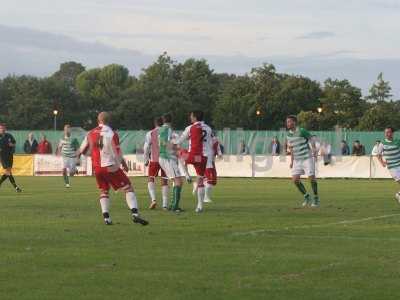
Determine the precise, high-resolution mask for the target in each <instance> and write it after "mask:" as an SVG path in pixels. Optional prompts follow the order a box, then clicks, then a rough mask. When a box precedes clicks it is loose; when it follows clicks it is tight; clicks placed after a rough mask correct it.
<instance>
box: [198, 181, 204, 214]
mask: <svg viewBox="0 0 400 300" xmlns="http://www.w3.org/2000/svg"><path fill="white" fill-rule="evenodd" d="M203 201H204V187H203V186H202V187H197V208H198V209H203Z"/></svg>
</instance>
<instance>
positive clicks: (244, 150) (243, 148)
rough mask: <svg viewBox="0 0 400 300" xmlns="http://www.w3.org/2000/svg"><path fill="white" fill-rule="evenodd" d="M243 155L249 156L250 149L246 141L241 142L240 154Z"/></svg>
mask: <svg viewBox="0 0 400 300" xmlns="http://www.w3.org/2000/svg"><path fill="white" fill-rule="evenodd" d="M239 153H240V154H241V155H246V154H249V149H248V148H247V146H246V143H245V142H244V141H241V142H240V152H239Z"/></svg>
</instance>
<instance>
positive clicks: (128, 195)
mask: <svg viewBox="0 0 400 300" xmlns="http://www.w3.org/2000/svg"><path fill="white" fill-rule="evenodd" d="M124 175H125V174H124ZM121 190H122V191H124V192H125V200H126V204H127V205H128V207H129V209H130V211H131V214H132V220H133V222H134V223H138V224H142V225H148V224H149V222H147V221H146V220H145V219H143V218H142V217H140V216H139V208H138V201H137V198H136V193H135V192H134V190H133V188H132V185H131V184H129V185H126V186H124V187H122V188H121Z"/></svg>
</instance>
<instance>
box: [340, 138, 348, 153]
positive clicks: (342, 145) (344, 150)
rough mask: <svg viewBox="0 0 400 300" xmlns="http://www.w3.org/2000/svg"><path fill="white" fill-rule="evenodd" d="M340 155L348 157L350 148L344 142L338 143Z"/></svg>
mask: <svg viewBox="0 0 400 300" xmlns="http://www.w3.org/2000/svg"><path fill="white" fill-rule="evenodd" d="M340 153H341V154H342V155H350V147H349V145H347V142H346V141H345V140H343V141H342V142H341V143H340Z"/></svg>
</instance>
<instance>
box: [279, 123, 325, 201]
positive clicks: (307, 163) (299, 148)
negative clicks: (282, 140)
mask: <svg viewBox="0 0 400 300" xmlns="http://www.w3.org/2000/svg"><path fill="white" fill-rule="evenodd" d="M286 127H287V129H288V133H287V141H288V145H289V147H290V150H291V151H290V152H291V161H290V168H291V169H292V180H293V182H294V184H295V185H296V187H297V188H298V190H299V191H300V192H301V193H302V194H303V196H304V202H303V206H304V207H306V206H308V205H311V207H318V206H319V204H320V200H319V196H318V184H317V180H316V178H315V160H316V158H317V150H316V147H315V140H314V139H312V138H311V134H310V133H309V132H308V131H307V130H305V129H304V128H300V127H297V118H296V116H288V117H287V118H286ZM310 144H311V147H310ZM301 175H306V176H308V178H309V179H310V181H311V188H312V190H313V193H314V197H313V199H311V196H310V194H309V193H307V190H306V188H305V187H304V185H303V183H302V182H301V180H300V176H301Z"/></svg>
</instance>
